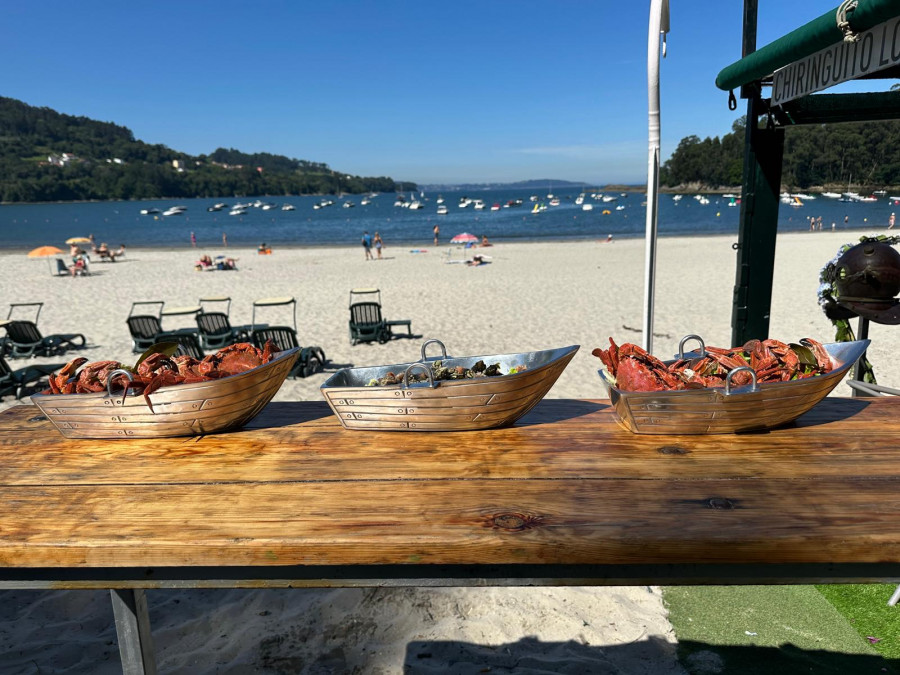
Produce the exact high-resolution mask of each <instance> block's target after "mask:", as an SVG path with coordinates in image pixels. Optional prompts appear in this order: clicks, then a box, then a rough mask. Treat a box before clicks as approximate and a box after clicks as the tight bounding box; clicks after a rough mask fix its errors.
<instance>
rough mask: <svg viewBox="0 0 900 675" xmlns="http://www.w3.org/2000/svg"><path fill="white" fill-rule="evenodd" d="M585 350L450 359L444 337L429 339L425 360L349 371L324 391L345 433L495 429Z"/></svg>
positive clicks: (509, 420) (518, 412)
mask: <svg viewBox="0 0 900 675" xmlns="http://www.w3.org/2000/svg"><path fill="white" fill-rule="evenodd" d="M430 344H437V345H440V348H441V356H440V357H436V358H435V357H432V358H429V357H426V348H427V346H428V345H430ZM577 351H578V345H574V346H570V347H562V348H559V349H547V350H543V351H535V352H523V353H519V354H491V355H487V356H465V357H448V356H447V352H446V349H445V348H444V345H443V344H442V343H441V342H440V341H439V340H428V341H426V342H425V343H424V344H423V345H422V355H421V359H420V360H419V361H417V362H410V363H400V364H394V365H386V366H374V367H370V368H344V369H342V370H339V371H338V372H336V373H335V374H334V375H332V376H331V377H330V378H328V380H326V381H325V383H324V384H323V385H322V387H321V390H322V394H323V395H324V396H325V400H326V401H328V405H329V406H331V409H332V410H333V411H334V414H335V415H337V417H338V419H340V421H341V424H342V425H343V426H344V428H345V429H367V430H393V431H466V430H475V429H492V428H495V427H503V426H508V425H511V424H512V423H513V422H515V421H516V420H517V419H519V418H520V417H522V416H523V415H524V414H525V413H527V412H528V411H529V410H531V409H532V408H533V407H534V406H535V405H537V403H538V402H539V401H540V400H541V399H542V398H543V397H544V396H545V395H546V393H547V392H548V391H549V390H550V388H551V387H552V386H553V384H554V383H555V382H556V380H557V378H558V377H559V376H560V374H561V373H562V372H563V370H564V369H565V367H566V366H567V365H568V363H569V361H571V360H572V357H573V356H575V352H577Z"/></svg>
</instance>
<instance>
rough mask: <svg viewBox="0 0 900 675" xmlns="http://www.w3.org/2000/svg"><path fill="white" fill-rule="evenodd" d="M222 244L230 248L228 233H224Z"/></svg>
mask: <svg viewBox="0 0 900 675" xmlns="http://www.w3.org/2000/svg"><path fill="white" fill-rule="evenodd" d="M222 246H224V247H225V248H228V235H227V234H225V233H224V232H223V233H222Z"/></svg>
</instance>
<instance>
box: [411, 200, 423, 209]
mask: <svg viewBox="0 0 900 675" xmlns="http://www.w3.org/2000/svg"><path fill="white" fill-rule="evenodd" d="M409 208H410V209H411V210H413V211H417V210H419V209H424V208H425V205H424V204H422V202H420V201H419V200H418V199H414V200H412V201H411V202H410V203H409Z"/></svg>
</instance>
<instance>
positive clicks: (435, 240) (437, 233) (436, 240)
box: [434, 225, 441, 246]
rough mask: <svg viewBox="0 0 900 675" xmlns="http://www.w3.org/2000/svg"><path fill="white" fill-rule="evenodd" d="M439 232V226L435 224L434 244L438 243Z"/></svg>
mask: <svg viewBox="0 0 900 675" xmlns="http://www.w3.org/2000/svg"><path fill="white" fill-rule="evenodd" d="M440 234H441V228H439V227H438V226H437V225H435V226H434V245H435V246H437V245H438V236H439V235H440Z"/></svg>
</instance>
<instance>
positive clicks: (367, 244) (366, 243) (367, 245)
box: [362, 230, 374, 260]
mask: <svg viewBox="0 0 900 675" xmlns="http://www.w3.org/2000/svg"><path fill="white" fill-rule="evenodd" d="M362 245H363V248H364V249H365V251H366V260H374V258H373V257H372V235H371V234H369V231H368V230H366V231H365V232H363V236H362Z"/></svg>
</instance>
